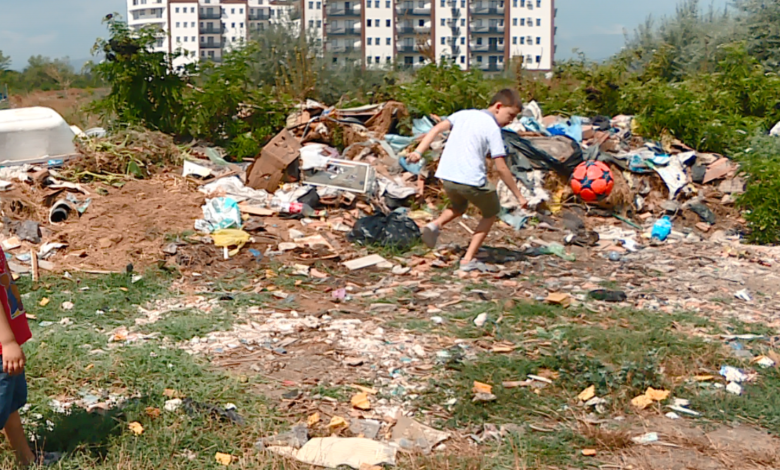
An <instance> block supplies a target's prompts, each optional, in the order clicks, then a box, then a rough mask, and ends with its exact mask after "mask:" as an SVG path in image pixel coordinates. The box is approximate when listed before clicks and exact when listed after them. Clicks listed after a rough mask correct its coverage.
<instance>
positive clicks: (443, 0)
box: [441, 0, 447, 8]
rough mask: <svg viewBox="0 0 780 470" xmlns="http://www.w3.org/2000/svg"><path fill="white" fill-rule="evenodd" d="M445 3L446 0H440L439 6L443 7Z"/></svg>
mask: <svg viewBox="0 0 780 470" xmlns="http://www.w3.org/2000/svg"><path fill="white" fill-rule="evenodd" d="M446 5H447V0H441V7H442V8H444V7H445V6H446Z"/></svg>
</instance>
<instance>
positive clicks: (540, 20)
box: [536, 18, 542, 26]
mask: <svg viewBox="0 0 780 470" xmlns="http://www.w3.org/2000/svg"><path fill="white" fill-rule="evenodd" d="M541 25H542V19H541V18H537V19H536V26H541Z"/></svg>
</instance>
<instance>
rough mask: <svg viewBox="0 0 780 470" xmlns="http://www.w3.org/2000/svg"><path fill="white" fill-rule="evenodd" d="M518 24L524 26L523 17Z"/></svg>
mask: <svg viewBox="0 0 780 470" xmlns="http://www.w3.org/2000/svg"><path fill="white" fill-rule="evenodd" d="M520 26H525V18H520Z"/></svg>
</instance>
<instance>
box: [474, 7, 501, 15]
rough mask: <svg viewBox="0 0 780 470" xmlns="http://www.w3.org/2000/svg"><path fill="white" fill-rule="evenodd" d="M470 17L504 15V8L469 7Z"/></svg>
mask: <svg viewBox="0 0 780 470" xmlns="http://www.w3.org/2000/svg"><path fill="white" fill-rule="evenodd" d="M471 14H472V15H475V16H476V15H480V16H481V15H500V16H503V15H504V7H479V6H478V7H474V6H472V7H471Z"/></svg>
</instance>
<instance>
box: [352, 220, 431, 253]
mask: <svg viewBox="0 0 780 470" xmlns="http://www.w3.org/2000/svg"><path fill="white" fill-rule="evenodd" d="M347 240H349V241H350V242H353V243H362V244H365V245H382V246H392V247H396V248H398V249H401V250H406V249H409V248H411V247H413V246H414V245H416V244H417V243H419V241H420V228H419V227H417V224H416V223H415V222H414V220H412V219H410V218H409V217H406V216H405V215H401V214H398V213H397V212H391V213H390V214H389V215H385V214H375V215H370V216H368V217H363V218H362V219H360V220H358V221H357V223H356V224H355V226H354V227H353V228H352V231H351V232H349V233H348V234H347Z"/></svg>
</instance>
